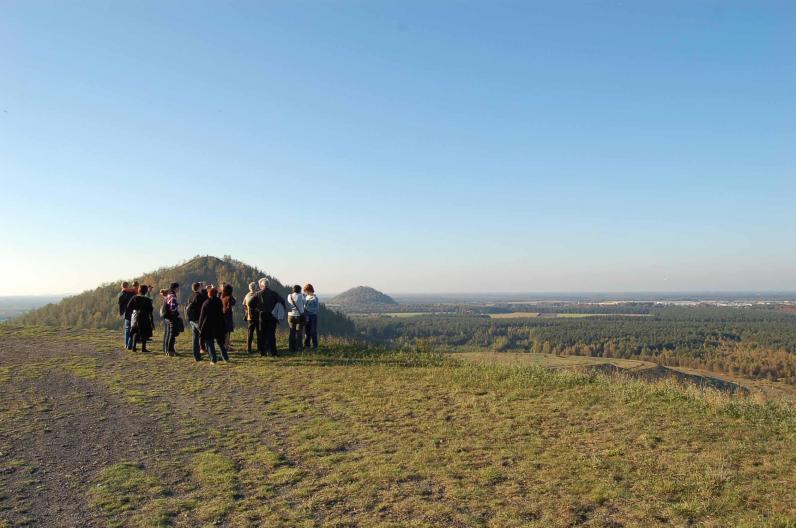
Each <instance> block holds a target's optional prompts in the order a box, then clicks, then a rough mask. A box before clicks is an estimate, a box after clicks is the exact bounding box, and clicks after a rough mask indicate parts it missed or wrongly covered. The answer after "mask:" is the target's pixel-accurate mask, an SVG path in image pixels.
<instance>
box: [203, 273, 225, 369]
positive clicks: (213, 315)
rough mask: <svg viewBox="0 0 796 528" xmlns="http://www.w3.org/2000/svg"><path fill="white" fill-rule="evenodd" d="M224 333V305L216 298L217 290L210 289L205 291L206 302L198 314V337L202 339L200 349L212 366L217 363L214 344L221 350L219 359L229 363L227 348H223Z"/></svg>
mask: <svg viewBox="0 0 796 528" xmlns="http://www.w3.org/2000/svg"><path fill="white" fill-rule="evenodd" d="M226 332H227V325H226V321H225V320H224V305H223V303H222V302H221V299H219V298H218V290H217V289H216V288H210V289H209V290H207V300H206V301H205V302H204V304H203V305H202V311H201V312H200V313H199V335H200V337H201V338H202V349H203V350H204V351H206V352H207V354H208V355H209V356H210V363H212V364H213V365H215V364H216V363H217V362H218V356H216V347H215V345H216V344H218V347H219V348H220V349H221V358H222V359H223V360H224V362H225V363H227V362H229V356H228V355H227V348H226V347H225V346H224V336H225V334H226Z"/></svg>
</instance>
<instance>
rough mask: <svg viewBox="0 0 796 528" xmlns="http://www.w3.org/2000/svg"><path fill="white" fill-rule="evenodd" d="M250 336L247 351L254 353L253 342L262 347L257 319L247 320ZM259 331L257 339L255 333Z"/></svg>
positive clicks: (247, 339) (247, 341) (247, 340)
mask: <svg viewBox="0 0 796 528" xmlns="http://www.w3.org/2000/svg"><path fill="white" fill-rule="evenodd" d="M246 325H247V330H248V336H247V337H246V352H248V353H249V354H251V353H252V342H253V343H254V344H255V345H257V348H260V332H259V331H258V330H257V326H258V325H257V321H246ZM255 333H257V340H256V341H255V338H254V334H255Z"/></svg>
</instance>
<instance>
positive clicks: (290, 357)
mask: <svg viewBox="0 0 796 528" xmlns="http://www.w3.org/2000/svg"><path fill="white" fill-rule="evenodd" d="M179 339H180V342H179V343H178V349H182V350H186V349H187V347H188V339H189V336H188V335H187V334H183V335H181V336H180V337H179ZM242 339H243V334H242V333H238V334H236V335H234V336H233V351H234V352H233V354H232V362H231V363H230V364H223V365H217V366H211V365H210V364H209V363H208V362H206V361H205V362H203V363H200V364H194V362H193V359H192V358H191V357H190V355H188V356H184V357H180V358H168V357H166V356H164V355H163V354H140V353H139V354H133V353H129V352H123V351H121V350H119V349H118V334H117V333H115V332H110V331H107V330H80V331H69V330H67V331H60V330H56V329H52V328H42V327H30V326H26V327H23V326H16V325H14V324H13V323H11V324H3V325H0V391H2V393H3V395H4V397H3V400H2V401H3V405H0V451H2V453H3V455H2V457H0V489H2V493H0V526H118V527H122V526H125V527H127V526H129V527H140V526H175V527H187V526H227V527H236V526H361V527H366V526H451V527H468V526H478V527H495V528H503V527H520V526H523V527H544V528H548V527H550V528H552V527H558V526H561V527H565V526H584V527H609V526H611V527H619V526H627V527H629V526H706V527H710V526H712V527H725V526H727V527H729V526H745V527H753V526H761V527H772V528H773V527H783V528H784V527H792V526H794V525H795V524H796V487H794V486H793V485H792V483H793V482H796V451H795V450H794V449H793V446H794V442H796V411H795V410H794V408H793V407H786V406H782V405H778V404H773V403H771V404H762V403H758V402H756V401H755V400H754V399H747V398H739V397H733V396H728V395H725V394H721V393H717V392H714V391H700V390H697V389H694V388H686V387H681V386H678V385H676V384H673V383H661V382H659V383H644V382H639V381H629V380H625V379H622V378H617V377H611V376H603V375H596V374H582V373H573V372H568V371H561V370H546V369H542V368H539V367H532V366H528V367H520V366H509V365H500V364H476V363H470V362H466V361H458V360H456V359H454V357H445V356H443V355H440V354H435V353H427V352H418V351H416V350H413V349H406V350H403V351H392V352H391V351H385V350H383V349H379V348H373V347H366V346H363V345H350V344H349V345H346V344H343V343H337V342H336V341H337V340H335V338H328V339H327V340H325V342H324V343H323V344H322V347H321V349H320V350H318V351H317V352H311V351H305V352H304V353H302V354H297V355H296V354H286V355H283V356H281V357H278V358H262V357H259V356H253V357H252V356H247V355H246V353H245V352H243V349H244V346H243V342H242ZM284 346H285V344H284V338H283V341H282V343H281V347H284Z"/></svg>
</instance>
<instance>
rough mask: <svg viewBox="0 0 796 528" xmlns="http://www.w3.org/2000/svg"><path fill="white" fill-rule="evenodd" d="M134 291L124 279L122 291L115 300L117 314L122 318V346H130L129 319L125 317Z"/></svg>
mask: <svg viewBox="0 0 796 528" xmlns="http://www.w3.org/2000/svg"><path fill="white" fill-rule="evenodd" d="M135 294H136V291H135V290H134V289H133V288H130V283H129V282H127V281H124V282H123V283H122V291H120V292H119V296H118V298H117V302H118V303H119V315H120V316H121V317H122V319H123V320H124V348H131V347H130V319H128V318H127V317H125V314H126V313H127V305H128V304H130V299H132V298H133V297H135Z"/></svg>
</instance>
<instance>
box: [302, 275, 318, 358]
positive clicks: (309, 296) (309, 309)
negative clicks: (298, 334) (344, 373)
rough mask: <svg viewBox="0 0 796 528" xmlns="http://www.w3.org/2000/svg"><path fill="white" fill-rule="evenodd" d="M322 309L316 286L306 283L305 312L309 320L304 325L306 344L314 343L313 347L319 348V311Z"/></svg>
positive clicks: (306, 345)
mask: <svg viewBox="0 0 796 528" xmlns="http://www.w3.org/2000/svg"><path fill="white" fill-rule="evenodd" d="M320 309H321V302H320V301H319V300H318V296H317V295H315V288H313V287H312V284H305V285H304V314H305V315H306V316H307V322H306V324H305V326H304V335H305V338H304V346H305V347H308V346H310V345H312V348H313V349H317V348H318V311H319V310H320Z"/></svg>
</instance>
